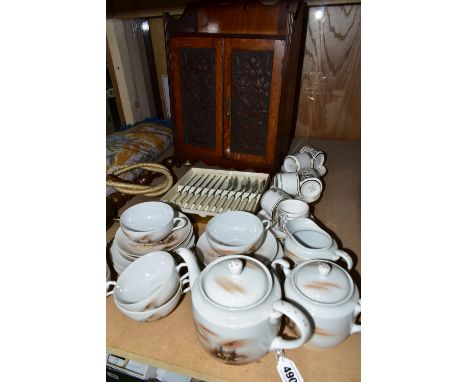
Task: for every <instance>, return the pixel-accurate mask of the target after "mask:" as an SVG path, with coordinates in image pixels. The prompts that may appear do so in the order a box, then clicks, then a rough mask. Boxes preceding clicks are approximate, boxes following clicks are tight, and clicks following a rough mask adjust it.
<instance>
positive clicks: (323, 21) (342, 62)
mask: <svg viewBox="0 0 468 382" xmlns="http://www.w3.org/2000/svg"><path fill="white" fill-rule="evenodd" d="M360 77H361V6H360V5H347V6H327V7H313V8H310V9H309V22H308V28H307V37H306V45H305V51H304V63H303V69H302V80H301V93H300V97H299V106H298V117H297V123H296V132H295V135H296V136H297V137H303V138H328V139H352V140H359V139H360V137H361V128H360V127H361V78H360Z"/></svg>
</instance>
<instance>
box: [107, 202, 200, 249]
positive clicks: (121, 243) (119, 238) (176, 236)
mask: <svg viewBox="0 0 468 382" xmlns="http://www.w3.org/2000/svg"><path fill="white" fill-rule="evenodd" d="M175 217H185V218H187V216H186V215H185V214H184V213H182V212H178V211H175ZM187 219H188V218H187ZM192 233H193V226H192V224H191V223H190V220H189V224H187V225H186V226H185V227H184V228H181V229H178V230H177V231H174V232H172V233H171V234H170V235H169V236H167V237H166V238H165V239H163V240H161V241H160V242H158V243H157V244H140V243H137V242H135V241H132V240H130V239H129V238H128V237H127V236H126V235H125V234H124V233H123V231H122V228H120V227H119V228H118V230H117V232H116V234H115V238H114V242H117V245H118V247H119V248H120V250H121V251H122V252H124V253H125V254H126V255H128V256H130V257H134V258H138V257H140V256H142V255H146V254H147V253H150V252H154V251H164V250H166V251H169V250H172V249H173V248H175V247H177V246H178V245H179V244H181V243H183V242H184V241H185V240H186V239H187V238H188V237H190V235H191V234H192Z"/></svg>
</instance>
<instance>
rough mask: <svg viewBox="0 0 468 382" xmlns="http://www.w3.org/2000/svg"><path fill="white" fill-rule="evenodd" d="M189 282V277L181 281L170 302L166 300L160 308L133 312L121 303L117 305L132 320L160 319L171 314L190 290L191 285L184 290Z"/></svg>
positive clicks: (148, 320) (147, 320)
mask: <svg viewBox="0 0 468 382" xmlns="http://www.w3.org/2000/svg"><path fill="white" fill-rule="evenodd" d="M188 283H189V281H188V280H187V279H185V280H183V281H182V282H181V283H179V288H178V289H177V291H176V292H175V294H174V295H173V296H172V298H171V299H170V300H169V301H168V302H166V303H165V304H164V305H162V306H160V307H158V308H154V309H149V310H146V311H144V312H132V311H129V310H126V309H124V308H122V307H121V306H120V305H119V304H116V306H117V308H118V309H119V310H120V312H121V313H122V314H124V315H125V316H127V317H128V318H131V319H132V320H135V321H140V322H143V321H144V322H150V321H156V320H160V319H161V318H164V317H166V316H167V315H169V313H171V312H172V311H173V310H174V309H175V307H176V306H177V303H178V302H179V300H180V297H181V296H182V294H183V293H187V292H188V291H189V290H190V287H187V288H185V289H184V290H182V287H183V286H185V284H188Z"/></svg>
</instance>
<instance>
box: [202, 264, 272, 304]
mask: <svg viewBox="0 0 468 382" xmlns="http://www.w3.org/2000/svg"><path fill="white" fill-rule="evenodd" d="M204 273H205V274H204V275H203V280H202V283H201V285H202V288H203V290H204V292H205V293H206V295H207V296H208V297H209V298H210V299H211V300H212V301H213V302H215V303H217V304H219V305H222V306H224V307H228V308H244V307H248V306H250V305H253V304H255V303H257V302H259V301H260V300H261V299H262V298H263V297H264V296H265V295H266V294H267V293H268V291H269V289H270V288H271V286H272V281H271V275H270V273H269V272H268V270H267V269H266V268H265V266H263V265H262V264H261V263H260V262H259V261H258V260H255V259H253V258H251V257H248V256H242V255H233V256H225V257H222V258H220V259H219V260H217V261H215V262H213V263H211V264H210V266H209V267H208V268H207V269H205V271H204Z"/></svg>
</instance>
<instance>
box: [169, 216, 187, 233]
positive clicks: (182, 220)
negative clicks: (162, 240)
mask: <svg viewBox="0 0 468 382" xmlns="http://www.w3.org/2000/svg"><path fill="white" fill-rule="evenodd" d="M179 221H181V222H183V224H180V225H177V222H179ZM173 222H174V227H173V228H172V232H174V231H177V230H178V229H181V228H184V227H185V226H186V225H187V224H188V219H187V218H174V220H173Z"/></svg>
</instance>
